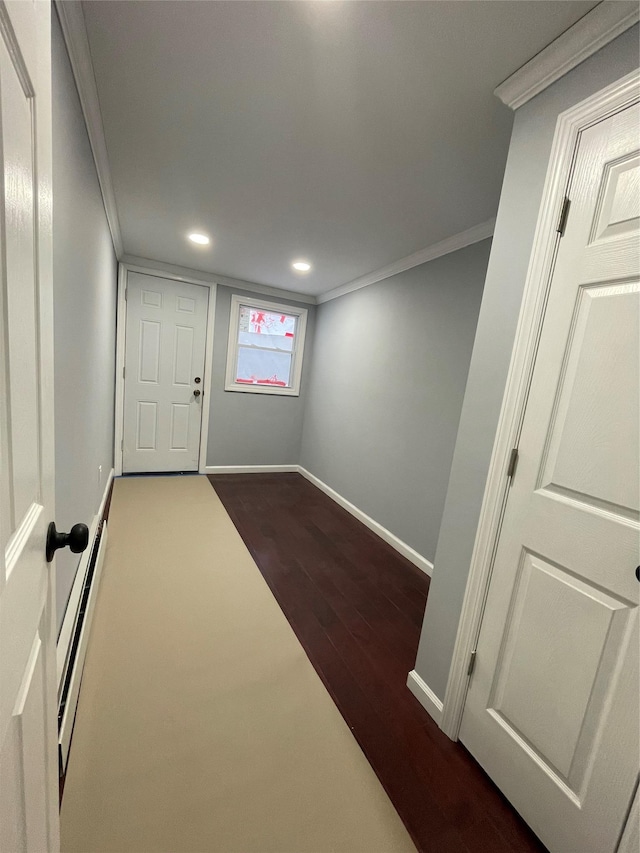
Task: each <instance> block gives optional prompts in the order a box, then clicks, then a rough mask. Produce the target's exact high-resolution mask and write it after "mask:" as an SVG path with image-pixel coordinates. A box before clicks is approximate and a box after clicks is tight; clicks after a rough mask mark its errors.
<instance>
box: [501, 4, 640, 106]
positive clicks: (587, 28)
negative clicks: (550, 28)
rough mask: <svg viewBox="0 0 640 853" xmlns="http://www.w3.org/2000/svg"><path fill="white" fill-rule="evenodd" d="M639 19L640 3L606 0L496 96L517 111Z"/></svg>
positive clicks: (537, 55)
mask: <svg viewBox="0 0 640 853" xmlns="http://www.w3.org/2000/svg"><path fill="white" fill-rule="evenodd" d="M639 19H640V6H639V5H638V3H637V2H626V0H604V2H602V3H599V4H598V5H597V6H595V7H594V8H593V9H592V10H591V11H590V12H587V14H586V15H584V16H583V17H582V18H580V20H579V21H576V23H575V24H574V25H573V26H572V27H569V29H568V30H565V32H564V33H562V34H561V35H559V36H558V38H557V39H555V41H552V42H551V44H549V45H547V47H545V48H544V49H543V50H541V51H540V53H538V54H536V56H534V57H533V59H530V60H529V62H527V63H526V65H523V66H522V68H519V69H518V70H517V71H516V72H515V73H513V74H512V75H511V76H510V77H507V79H506V80H505V81H504V82H503V83H501V84H500V85H499V86H498V87H497V89H494V92H493V93H494V95H496V96H497V97H498V98H500V100H501V101H502V103H503V104H506V106H508V107H510V108H511V109H512V110H517V109H518V108H519V107H521V106H522V105H523V104H526V103H527V101H530V100H531V98H534V97H535V96H536V95H538V94H539V93H540V92H542V91H543V90H544V89H546V88H547V87H548V86H550V85H551V84H552V83H555V81H556V80H558V79H559V78H560V77H562V76H563V75H564V74H566V73H567V72H569V71H571V69H572V68H575V67H576V65H579V64H580V63H581V62H584V60H585V59H588V58H589V57H590V56H591V55H592V54H594V53H596V51H598V50H600V48H602V47H604V46H605V45H606V44H608V43H609V42H610V41H613V39H614V38H616V37H617V36H619V35H620V34H621V33H623V32H624V31H625V30H628V29H629V28H630V27H632V26H633V25H634V24H636V23H637V22H638V20H639Z"/></svg>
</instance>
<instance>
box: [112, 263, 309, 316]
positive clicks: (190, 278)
mask: <svg viewBox="0 0 640 853" xmlns="http://www.w3.org/2000/svg"><path fill="white" fill-rule="evenodd" d="M120 262H121V263H122V264H124V265H125V266H126V267H127V269H130V270H132V271H133V272H142V273H147V274H153V273H154V272H155V273H166V274H167V275H168V276H171V278H173V279H176V280H177V281H187V282H191V283H195V284H197V283H198V282H202V283H203V284H221V285H222V286H223V287H231V288H233V289H234V290H248V291H249V292H250V293H264V294H266V295H267V296H276V297H278V299H286V300H288V301H293V302H303V303H304V304H306V305H315V304H316V297H315V296H311V294H309V293H297V292H296V291H295V290H284V288H281V287H271V286H270V285H268V284H258V283H257V282H255V281H243V280H242V279H239V278H229V276H226V275H217V274H216V273H212V272H203V271H202V270H194V269H190V268H189V267H181V266H176V265H175V264H167V263H165V262H164V261H153V260H151V258H140V257H138V256H137V255H127V254H124V255H123V256H122V257H121V258H120Z"/></svg>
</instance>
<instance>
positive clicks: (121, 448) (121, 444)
mask: <svg viewBox="0 0 640 853" xmlns="http://www.w3.org/2000/svg"><path fill="white" fill-rule="evenodd" d="M120 450H124V438H123V439H121V441H120Z"/></svg>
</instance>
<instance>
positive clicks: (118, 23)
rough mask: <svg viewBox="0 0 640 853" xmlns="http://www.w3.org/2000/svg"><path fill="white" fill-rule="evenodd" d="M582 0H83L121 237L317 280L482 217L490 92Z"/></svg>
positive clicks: (494, 201)
mask: <svg viewBox="0 0 640 853" xmlns="http://www.w3.org/2000/svg"><path fill="white" fill-rule="evenodd" d="M595 5H596V3H595V2H570V1H569V0H560V2H555V1H554V0H548V2H537V1H536V0H534V2H529V0H510V2H498V1H497V0H489V2H484V0H471V1H470V2H468V1H467V0H462V1H459V2H448V0H439V2H427V0H424V2H404V0H402V2H394V0H386V1H385V2H341V0H335V2H326V0H314V2H302V0H298V2H272V0H258V2H252V0H246V2H235V0H226V2H189V0H179V2H171V1H170V0H163V2H111V0H107V1H106V2H103V0H90V2H85V3H84V4H83V8H84V13H85V19H86V24H87V30H88V35H89V43H90V47H91V54H92V58H93V63H94V68H95V75H96V82H97V87H98V94H99V98H100V107H101V111H102V116H103V122H104V128H105V135H106V143H107V150H108V154H109V162H110V166H111V172H112V177H113V183H114V190H115V196H116V202H117V208H118V214H119V219H120V224H121V228H122V234H123V242H124V249H125V252H126V253H128V254H133V255H138V256H141V257H145V258H152V259H154V260H158V261H163V262H166V263H172V264H178V265H181V266H186V267H191V268H192V269H197V270H202V271H205V272H214V273H218V274H220V275H226V276H231V277H234V278H239V279H244V280H248V281H253V282H258V283H261V284H267V285H271V286H275V287H280V288H285V289H288V290H295V291H299V292H302V293H309V294H319V293H323V292H325V291H327V290H329V289H331V288H334V287H336V286H338V285H341V284H344V283H346V282H349V281H351V280H352V279H355V278H358V277H359V276H362V275H364V274H366V273H368V272H371V271H372V270H376V269H378V268H379V267H383V266H386V265H387V264H390V263H392V262H393V261H396V260H398V259H399V258H403V257H405V256H406V255H410V254H412V253H413V252H416V251H418V250H420V249H423V248H424V247H426V246H429V245H431V244H433V243H436V242H438V241H440V240H442V239H444V238H446V237H449V236H451V235H453V234H457V233H458V232H460V231H464V230H466V229H468V228H470V227H472V226H474V225H477V224H478V223H481V222H483V221H485V220H487V219H489V218H490V217H492V216H494V215H495V213H496V209H497V206H498V197H499V193H500V186H501V182H502V175H503V170H504V164H505V159H506V153H507V147H508V142H509V134H510V129H511V123H512V113H511V112H510V110H508V109H507V108H506V107H504V106H503V105H502V104H500V102H499V101H498V100H497V98H495V96H494V95H493V94H492V93H493V89H494V88H495V87H496V86H497V85H498V84H499V83H500V82H502V80H504V79H505V78H506V77H508V76H509V75H510V74H511V73H512V72H514V71H515V70H516V69H517V68H519V67H520V66H521V65H523V64H524V63H525V62H527V61H528V60H529V59H530V58H531V57H532V56H534V55H535V54H536V53H537V52H539V51H540V50H541V49H542V48H543V47H545V46H546V45H547V44H548V43H549V42H550V41H552V40H553V39H554V38H555V37H556V36H558V35H559V34H560V33H561V32H563V31H564V30H565V29H567V28H568V27H569V26H571V25H572V24H573V23H574V22H575V21H576V20H578V18H580V17H582V15H584V14H586V12H588V11H589V9H591V8H592V7H593V6H595ZM193 230H198V231H204V232H206V233H208V234H210V235H211V237H212V244H211V246H210V247H207V248H205V249H201V248H198V247H195V246H193V245H191V244H190V243H188V241H187V240H186V239H185V235H186V234H187V233H188V232H189V231H193ZM298 258H305V259H308V260H309V261H310V262H311V263H312V264H313V269H312V271H311V272H310V273H308V274H307V275H301V274H296V273H294V272H293V271H292V270H291V268H290V263H291V261H293V260H295V259H298Z"/></svg>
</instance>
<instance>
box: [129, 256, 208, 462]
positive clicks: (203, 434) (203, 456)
mask: <svg viewBox="0 0 640 853" xmlns="http://www.w3.org/2000/svg"><path fill="white" fill-rule="evenodd" d="M130 272H139V273H143V274H144V275H154V276H156V278H166V279H168V280H169V281H180V282H185V283H186V284H198V285H200V286H201V287H207V288H208V289H209V305H208V309H207V336H206V340H205V351H204V376H203V383H202V391H203V394H202V396H203V406H202V419H201V421H200V450H199V453H198V473H199V474H204V473H205V471H206V468H207V442H208V437H209V412H210V401H211V386H212V377H211V373H212V368H213V333H214V328H215V316H216V293H217V289H218V285H217V284H216V283H215V282H212V281H205V280H203V279H199V278H192V277H189V276H183V275H174V274H172V273H169V272H167V271H166V270H162V269H155V268H154V267H147V266H141V265H139V264H130V263H122V262H120V263H119V264H118V297H117V298H118V305H117V311H116V399H115V424H114V430H113V461H114V470H115V476H116V477H120V476H122V462H123V448H122V441H123V437H124V376H123V373H124V359H125V338H126V328H127V326H126V323H127V300H126V298H125V291H126V287H127V276H128V274H129V273H130Z"/></svg>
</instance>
